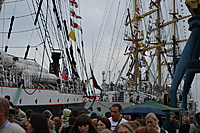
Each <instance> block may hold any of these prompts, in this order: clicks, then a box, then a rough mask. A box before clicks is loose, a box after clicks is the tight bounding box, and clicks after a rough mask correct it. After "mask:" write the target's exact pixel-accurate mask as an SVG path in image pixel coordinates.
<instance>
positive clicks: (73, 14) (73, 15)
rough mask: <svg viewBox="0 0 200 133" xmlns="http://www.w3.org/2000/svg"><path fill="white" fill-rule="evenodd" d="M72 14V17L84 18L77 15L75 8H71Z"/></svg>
mask: <svg viewBox="0 0 200 133" xmlns="http://www.w3.org/2000/svg"><path fill="white" fill-rule="evenodd" d="M70 15H71V16H72V17H75V18H79V19H82V17H81V16H78V15H76V13H75V11H74V10H73V9H70Z"/></svg>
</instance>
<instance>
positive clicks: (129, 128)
mask: <svg viewBox="0 0 200 133" xmlns="http://www.w3.org/2000/svg"><path fill="white" fill-rule="evenodd" d="M120 127H125V128H127V129H128V130H129V131H130V132H133V128H132V127H131V125H129V124H128V123H127V122H125V123H121V124H119V125H118V126H117V127H116V129H115V133H117V130H118V129H119V128H120Z"/></svg>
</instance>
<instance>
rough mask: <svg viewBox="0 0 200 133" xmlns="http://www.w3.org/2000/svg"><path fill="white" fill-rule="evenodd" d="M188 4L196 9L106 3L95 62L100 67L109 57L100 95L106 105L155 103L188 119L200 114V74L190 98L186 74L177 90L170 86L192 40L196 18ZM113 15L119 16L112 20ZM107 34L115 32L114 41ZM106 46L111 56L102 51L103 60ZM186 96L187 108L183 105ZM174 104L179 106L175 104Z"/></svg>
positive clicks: (166, 2) (167, 0) (173, 1)
mask: <svg viewBox="0 0 200 133" xmlns="http://www.w3.org/2000/svg"><path fill="white" fill-rule="evenodd" d="M197 3H198V2H197ZM188 5H192V6H194V5H195V4H194V3H192V2H191V1H189V2H188V1H185V0H131V1H128V2H127V1H126V2H125V1H124V2H121V1H118V2H116V1H115V2H114V3H112V2H110V3H109V2H108V3H107V4H106V8H105V9H107V10H106V11H105V15H104V20H105V21H102V25H103V27H101V28H102V30H100V33H99V40H97V47H98V49H97V51H96V53H95V54H94V63H93V64H95V65H97V64H98V62H101V63H102V62H103V61H102V59H101V58H100V57H103V56H104V55H105V54H108V55H109V56H107V58H106V62H107V63H106V65H105V66H103V70H104V71H103V72H102V78H101V79H102V86H101V87H102V89H103V92H102V93H100V95H99V96H100V97H101V95H102V99H103V101H112V102H114V101H115V102H122V103H123V102H124V103H130V102H132V104H137V103H141V102H144V101H147V100H153V101H156V102H159V103H162V104H165V105H168V106H172V107H178V108H181V109H182V108H183V110H185V111H187V112H188V114H187V115H190V114H194V113H195V112H196V111H197V110H198V107H197V101H198V98H197V96H196V95H197V93H198V88H197V86H198V74H197V73H196V74H197V75H196V77H195V78H194V80H193V84H189V86H191V89H190V90H188V92H187V94H186V95H184V96H183V86H184V82H185V81H184V74H182V77H183V79H180V80H179V81H178V82H179V83H180V84H178V85H177V83H175V84H176V86H175V89H174V91H170V90H171V89H170V88H173V87H174V83H172V82H176V78H175V79H174V74H175V73H177V72H178V71H181V70H180V67H178V68H177V64H178V62H179V61H180V59H181V58H182V52H183V51H184V48H185V46H186V43H187V41H188V38H189V35H190V31H189V30H188V28H189V24H188V19H189V18H191V17H192V14H191V12H190V11H189V10H188V7H187V6H188ZM197 5H198V4H197ZM111 6H112V7H111ZM113 6H116V8H113ZM195 7H196V6H195ZM109 9H110V10H109ZM112 11H115V14H116V16H115V15H113V16H114V17H111V15H110V14H111V12H112ZM112 13H113V12H112ZM108 22H111V23H112V24H110V23H108ZM111 28H113V29H111ZM107 32H108V33H109V32H111V34H112V37H110V36H108V35H106V34H105V33H107ZM105 45H108V47H106V49H109V51H108V53H106V51H105V49H104V52H103V55H101V54H100V53H101V52H100V51H99V50H100V49H103V48H105ZM188 45H189V44H188ZM122 55H124V56H123V57H122ZM184 56H187V55H184ZM98 59H99V60H101V61H99V60H98ZM181 60H182V59H181ZM95 61H96V62H95ZM95 65H94V66H95ZM101 70H102V69H101ZM97 73H101V72H99V71H98V72H97ZM173 79H174V81H173ZM172 96H173V98H172ZM182 96H183V97H185V99H186V101H187V103H183V101H182ZM119 99H121V100H119ZM174 99H176V103H173V104H171V103H170V102H172V101H174ZM183 99H184V98H183ZM100 103H101V102H100V101H99V104H98V105H96V107H98V106H100ZM123 105H124V104H123ZM102 106H106V103H103V105H102ZM127 106H129V105H127ZM108 107H109V106H108Z"/></svg>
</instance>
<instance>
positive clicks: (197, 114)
mask: <svg viewBox="0 0 200 133" xmlns="http://www.w3.org/2000/svg"><path fill="white" fill-rule="evenodd" d="M195 119H196V121H200V112H198V113H196V114H195Z"/></svg>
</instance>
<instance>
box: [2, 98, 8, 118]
mask: <svg viewBox="0 0 200 133" xmlns="http://www.w3.org/2000/svg"><path fill="white" fill-rule="evenodd" d="M0 113H1V114H2V115H0V120H5V119H7V118H8V117H9V102H8V100H6V99H5V98H1V97H0Z"/></svg>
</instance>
